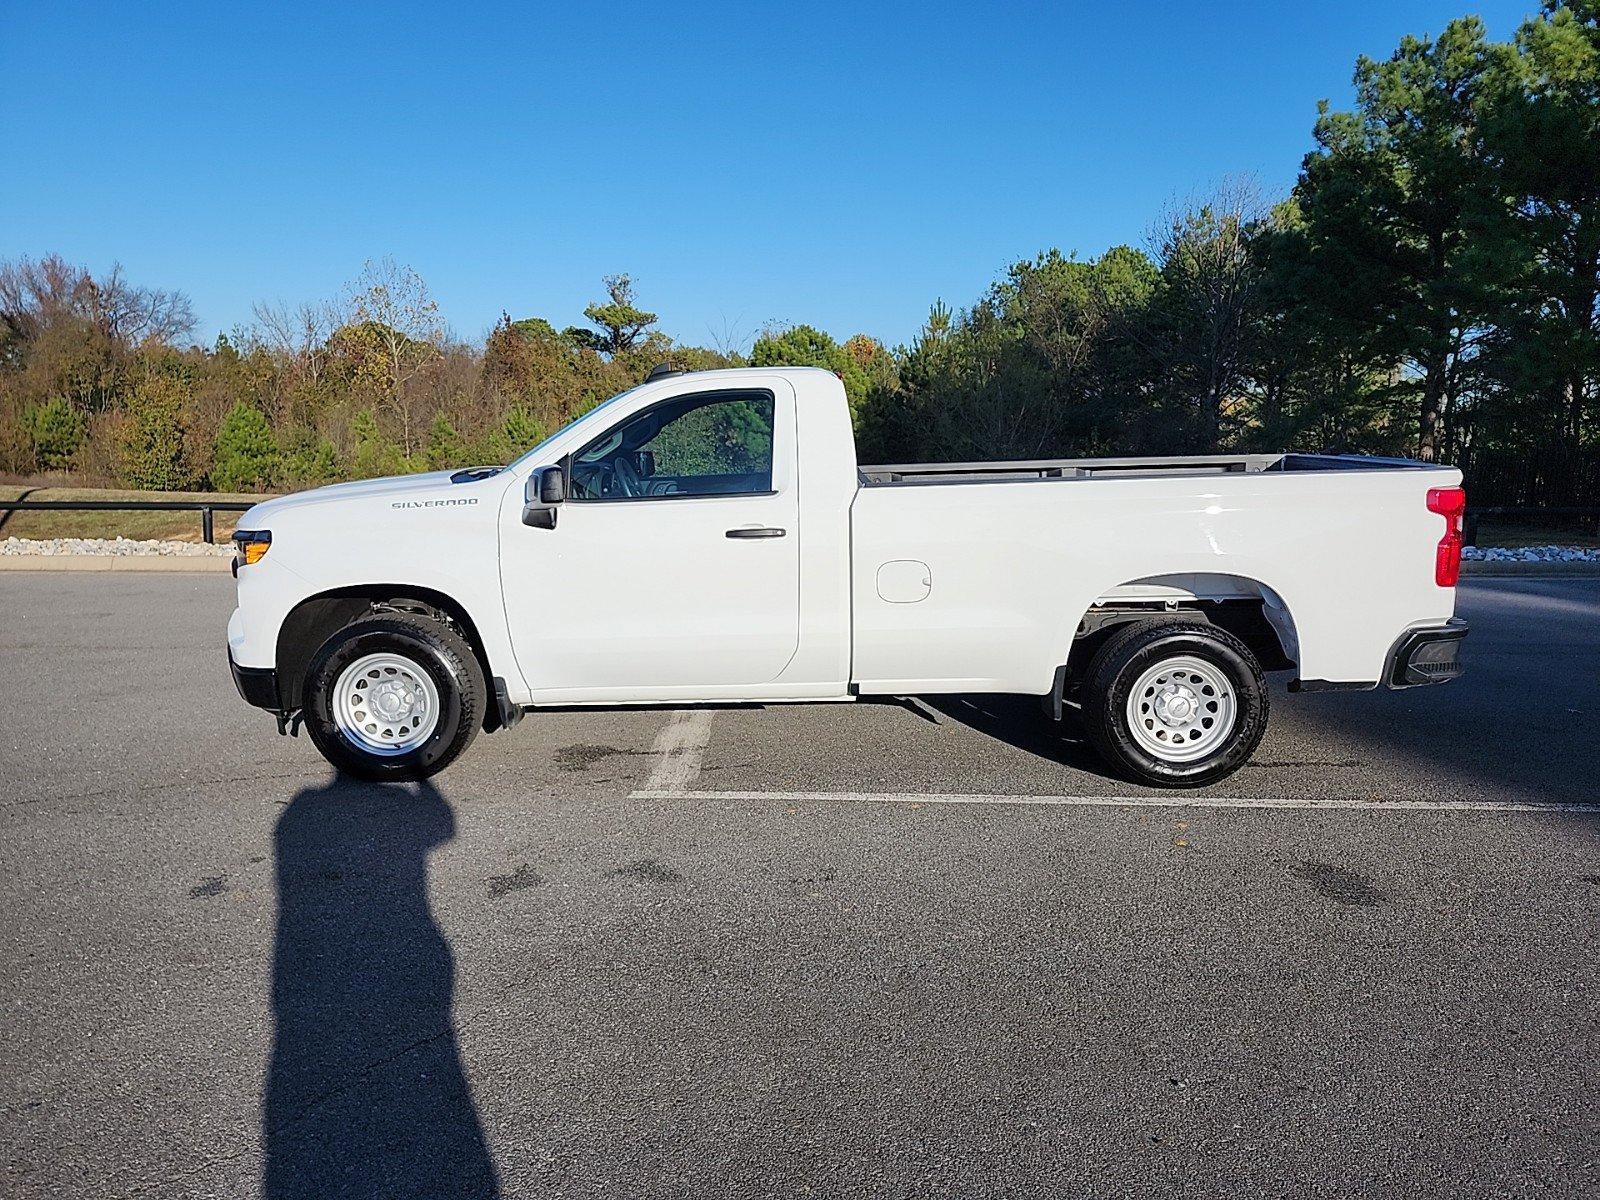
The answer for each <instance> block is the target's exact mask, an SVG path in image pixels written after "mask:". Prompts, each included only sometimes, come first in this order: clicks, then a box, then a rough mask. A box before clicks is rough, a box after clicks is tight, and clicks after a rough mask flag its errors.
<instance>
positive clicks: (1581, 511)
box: [0, 500, 1600, 546]
mask: <svg viewBox="0 0 1600 1200" xmlns="http://www.w3.org/2000/svg"><path fill="white" fill-rule="evenodd" d="M251 507H253V505H252V504H250V503H246V502H243V501H239V500H0V512H30V511H44V512H52V511H53V512H100V511H106V512H118V511H122V512H197V513H199V514H200V533H201V536H202V537H204V538H205V540H206V541H208V542H215V541H216V540H217V539H216V522H215V520H214V514H216V513H219V512H244V511H245V510H246V509H249V508H251ZM1485 518H1488V519H1489V520H1490V522H1491V523H1493V522H1494V520H1495V519H1500V520H1506V519H1513V520H1525V521H1531V522H1534V523H1540V522H1544V521H1549V520H1552V519H1558V520H1564V521H1566V522H1568V523H1569V524H1572V525H1578V526H1583V527H1585V528H1586V529H1592V530H1593V531H1594V532H1595V534H1597V535H1600V505H1579V506H1576V507H1565V508H1516V507H1505V506H1501V505H1485V506H1482V507H1471V506H1469V507H1468V508H1467V514H1466V518H1465V526H1466V529H1465V532H1466V542H1467V545H1469V546H1475V545H1477V543H1478V526H1479V524H1480V522H1482V521H1483V520H1484V519H1485Z"/></svg>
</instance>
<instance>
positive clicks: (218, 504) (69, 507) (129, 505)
mask: <svg viewBox="0 0 1600 1200" xmlns="http://www.w3.org/2000/svg"><path fill="white" fill-rule="evenodd" d="M253 507H255V505H254V502H250V503H246V502H243V501H239V500H0V512H35V511H37V512H102V511H105V512H119V511H120V512H197V513H199V514H200V533H201V536H202V537H204V538H205V540H206V541H208V542H215V541H216V540H217V538H216V522H215V520H214V517H215V514H216V513H219V512H244V511H245V510H246V509H249V508H253Z"/></svg>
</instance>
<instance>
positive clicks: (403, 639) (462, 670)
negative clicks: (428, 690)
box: [302, 612, 488, 780]
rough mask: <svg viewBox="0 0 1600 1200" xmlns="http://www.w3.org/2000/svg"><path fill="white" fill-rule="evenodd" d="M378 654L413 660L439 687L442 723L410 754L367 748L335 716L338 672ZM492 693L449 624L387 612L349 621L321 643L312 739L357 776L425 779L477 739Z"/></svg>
mask: <svg viewBox="0 0 1600 1200" xmlns="http://www.w3.org/2000/svg"><path fill="white" fill-rule="evenodd" d="M376 653H390V654H397V655H401V656H403V657H405V658H407V659H409V660H410V661H411V662H412V663H414V664H415V665H416V666H417V667H418V668H420V669H421V670H423V671H425V672H426V673H427V675H428V676H429V678H431V679H432V680H433V684H434V686H435V687H436V688H437V689H438V692H439V720H438V724H437V725H436V726H435V727H434V729H433V732H432V734H431V735H430V736H429V737H428V739H427V740H426V741H425V742H423V743H421V744H420V745H418V746H416V747H414V748H413V749H411V750H408V751H406V752H405V753H404V754H397V755H389V756H386V755H380V754H374V753H372V752H370V751H368V750H365V749H363V748H362V747H361V746H360V745H359V744H358V743H356V742H355V741H353V740H351V738H350V737H349V736H347V735H346V734H345V732H344V731H343V730H342V729H340V728H339V724H338V722H337V721H336V720H335V719H334V717H333V712H332V706H333V702H334V700H333V692H334V686H335V684H336V683H337V682H338V679H339V676H340V674H341V673H342V672H343V671H344V669H345V668H346V667H348V666H349V665H350V664H351V663H352V662H355V661H356V660H357V659H360V658H362V657H364V656H366V655H368V654H376ZM487 695H488V688H487V687H486V686H485V683H484V678H483V668H482V667H481V666H480V665H479V663H478V658H477V656H476V655H475V654H473V652H472V647H470V646H468V645H467V643H466V641H465V639H463V638H462V637H461V635H460V634H459V633H457V632H456V631H455V630H454V629H452V628H451V627H450V626H449V625H447V624H445V623H444V622H443V621H438V620H434V619H433V618H431V617H427V616H423V615H420V614H414V613H405V612H382V613H373V614H371V615H369V616H365V617H360V618H358V619H356V620H354V621H352V622H350V624H348V625H346V626H345V627H344V628H343V629H341V630H339V631H338V632H337V633H335V634H334V635H333V636H332V637H330V638H329V639H328V640H327V641H325V642H324V643H322V646H321V648H319V649H318V650H317V652H316V654H315V655H314V656H313V657H312V659H311V666H310V669H309V670H308V671H307V672H306V685H305V697H304V704H303V710H302V711H303V715H304V718H305V726H306V731H307V732H308V733H309V734H310V735H311V741H312V742H313V744H315V746H316V747H317V749H318V750H319V751H321V752H322V757H324V758H326V759H327V760H328V761H329V762H330V763H332V764H333V765H334V766H335V767H337V768H338V769H339V770H340V771H343V772H344V773H346V774H348V775H354V776H356V777H357V778H359V779H375V780H406V779H425V778H427V777H428V776H429V775H434V774H437V773H438V772H440V771H442V770H444V769H445V768H446V767H448V766H449V765H450V764H451V763H453V762H454V761H455V760H456V759H457V758H459V757H460V756H461V752H462V751H463V750H465V749H466V748H467V746H468V745H469V744H470V743H471V742H472V739H473V737H474V736H475V735H476V734H477V732H478V729H479V727H480V726H482V724H483V719H484V712H485V708H486V706H487V704H488V700H487Z"/></svg>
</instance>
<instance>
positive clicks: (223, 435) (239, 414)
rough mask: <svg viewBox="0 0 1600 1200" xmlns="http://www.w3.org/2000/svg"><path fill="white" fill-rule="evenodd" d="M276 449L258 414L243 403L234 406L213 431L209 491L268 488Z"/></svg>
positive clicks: (276, 461)
mask: <svg viewBox="0 0 1600 1200" xmlns="http://www.w3.org/2000/svg"><path fill="white" fill-rule="evenodd" d="M277 463H278V447H277V444H276V443H275V442H274V441H273V440H272V429H271V428H270V427H269V426H268V425H267V418H266V417H264V416H262V414H261V410H260V409H258V408H256V407H254V406H253V405H250V404H247V403H245V402H244V401H243V400H241V401H239V403H237V404H235V405H234V406H233V408H232V409H230V410H229V412H228V415H227V416H226V417H224V418H223V421H222V428H220V429H219V430H217V455H216V461H215V462H214V463H213V465H212V467H211V483H212V486H213V487H216V488H218V489H219V490H221V491H224V492H248V491H257V490H261V489H265V488H268V487H271V486H272V478H273V472H274V470H275V468H276V467H277Z"/></svg>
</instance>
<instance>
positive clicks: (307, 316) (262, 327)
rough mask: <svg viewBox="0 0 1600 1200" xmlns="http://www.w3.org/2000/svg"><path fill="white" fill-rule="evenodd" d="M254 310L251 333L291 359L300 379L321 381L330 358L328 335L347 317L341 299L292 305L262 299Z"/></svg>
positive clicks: (251, 335) (285, 359)
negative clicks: (272, 302) (295, 306)
mask: <svg viewBox="0 0 1600 1200" xmlns="http://www.w3.org/2000/svg"><path fill="white" fill-rule="evenodd" d="M252 312H253V314H254V316H255V323H254V324H253V325H252V326H251V327H250V330H249V336H250V337H251V338H253V339H254V340H255V341H257V342H259V343H260V344H261V345H263V346H265V347H266V348H267V349H268V350H269V351H270V352H271V353H273V354H275V355H277V356H278V357H279V358H280V359H281V360H283V361H284V362H286V363H288V364H289V365H290V366H291V367H292V368H293V370H294V373H295V374H296V376H298V378H299V379H301V380H303V381H305V382H307V383H311V384H316V383H318V382H320V381H321V379H322V373H323V370H324V368H325V367H326V366H327V361H328V339H329V338H331V337H332V336H333V334H334V331H335V330H337V329H338V328H339V327H340V326H341V325H343V324H344V323H345V321H346V320H347V315H346V312H345V310H344V309H343V308H342V307H341V306H340V305H339V303H337V302H334V301H325V302H321V303H310V304H302V305H300V306H298V307H297V308H292V309H291V308H290V307H289V306H288V305H287V304H284V303H283V302H282V301H279V302H278V303H276V304H268V303H266V302H264V301H261V302H257V303H256V305H255V307H254V308H253V309H252Z"/></svg>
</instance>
